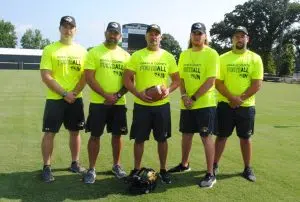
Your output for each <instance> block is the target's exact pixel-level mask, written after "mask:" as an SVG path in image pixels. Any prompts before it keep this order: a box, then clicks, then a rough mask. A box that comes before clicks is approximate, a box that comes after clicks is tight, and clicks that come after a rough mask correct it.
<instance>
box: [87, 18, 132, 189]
mask: <svg viewBox="0 0 300 202" xmlns="http://www.w3.org/2000/svg"><path fill="white" fill-rule="evenodd" d="M120 38H121V26H120V24H119V23H117V22H110V23H109V24H108V26H107V29H106V31H105V42H104V43H103V44H101V45H98V46H96V47H94V48H92V49H91V50H90V51H89V52H88V55H87V60H86V63H85V76H86V81H87V83H88V85H89V86H90V88H91V89H92V91H91V94H90V106H89V116H88V119H87V126H86V131H87V132H91V136H90V139H89V142H88V155H89V169H88V171H87V173H86V175H85V176H84V183H87V184H92V183H94V182H95V179H96V170H95V166H96V160H97V157H98V154H99V149H100V137H101V136H102V134H103V131H104V127H105V126H106V129H107V132H108V133H111V134H112V139H111V146H112V153H113V166H112V172H113V173H114V174H115V176H116V177H117V178H119V179H120V178H123V177H125V176H126V172H125V171H124V170H123V168H122V167H121V164H120V156H121V149H122V146H123V144H122V139H121V136H122V135H126V134H127V119H126V111H127V108H126V106H125V102H126V100H125V96H124V94H125V93H126V92H127V90H126V88H124V87H123V83H122V76H123V69H124V67H125V66H126V63H127V62H128V61H129V58H130V55H129V54H128V53H127V52H126V51H125V50H123V49H122V48H120V47H119V46H118V42H119V40H120Z"/></svg>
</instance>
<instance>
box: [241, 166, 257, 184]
mask: <svg viewBox="0 0 300 202" xmlns="http://www.w3.org/2000/svg"><path fill="white" fill-rule="evenodd" d="M242 175H243V177H244V178H246V179H247V180H249V181H251V182H255V181H256V177H255V175H254V172H253V170H252V169H251V168H250V167H246V168H245V169H244V172H243V173H242Z"/></svg>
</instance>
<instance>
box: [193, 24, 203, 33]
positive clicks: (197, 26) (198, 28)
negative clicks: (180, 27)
mask: <svg viewBox="0 0 300 202" xmlns="http://www.w3.org/2000/svg"><path fill="white" fill-rule="evenodd" d="M191 32H201V33H202V34H205V33H206V27H205V25H204V24H203V23H201V22H196V23H194V24H193V25H192V28H191Z"/></svg>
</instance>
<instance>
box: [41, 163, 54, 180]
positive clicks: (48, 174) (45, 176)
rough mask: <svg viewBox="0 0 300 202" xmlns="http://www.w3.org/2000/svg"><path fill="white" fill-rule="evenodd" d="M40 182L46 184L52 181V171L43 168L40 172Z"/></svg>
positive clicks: (48, 167) (46, 167) (48, 168)
mask: <svg viewBox="0 0 300 202" xmlns="http://www.w3.org/2000/svg"><path fill="white" fill-rule="evenodd" d="M42 180H43V181H44V182H47V183H49V182H53V181H54V177H53V175H52V171H51V168H50V166H45V167H44V168H43V171H42Z"/></svg>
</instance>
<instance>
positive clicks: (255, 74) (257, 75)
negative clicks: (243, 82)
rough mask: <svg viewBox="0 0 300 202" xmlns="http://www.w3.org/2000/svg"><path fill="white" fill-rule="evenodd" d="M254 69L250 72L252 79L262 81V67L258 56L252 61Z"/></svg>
mask: <svg viewBox="0 0 300 202" xmlns="http://www.w3.org/2000/svg"><path fill="white" fill-rule="evenodd" d="M253 65H254V68H253V71H252V75H251V78H252V79H263V76H264V67H263V63H262V60H261V57H260V56H258V55H257V56H256V57H255V59H254V64H253Z"/></svg>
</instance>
